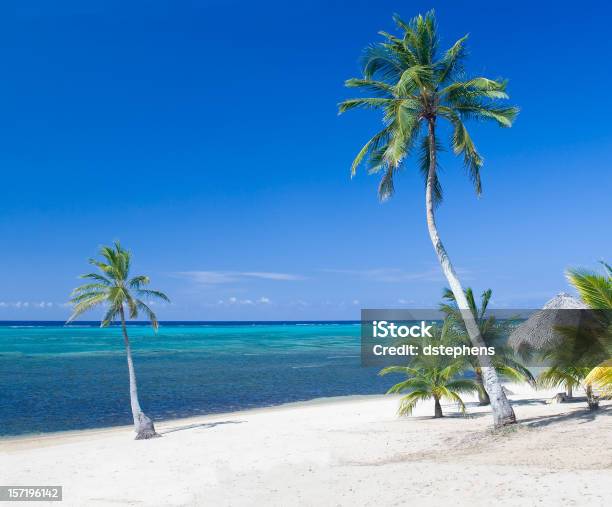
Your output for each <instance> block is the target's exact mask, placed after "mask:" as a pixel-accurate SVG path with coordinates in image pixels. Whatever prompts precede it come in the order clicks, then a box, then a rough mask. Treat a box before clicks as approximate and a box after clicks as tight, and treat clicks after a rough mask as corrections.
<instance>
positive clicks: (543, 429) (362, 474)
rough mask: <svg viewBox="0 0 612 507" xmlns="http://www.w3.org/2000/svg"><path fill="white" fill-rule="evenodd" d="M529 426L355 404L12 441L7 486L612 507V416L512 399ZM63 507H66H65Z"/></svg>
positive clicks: (281, 499) (341, 401) (539, 398)
mask: <svg viewBox="0 0 612 507" xmlns="http://www.w3.org/2000/svg"><path fill="white" fill-rule="evenodd" d="M509 388H510V390H511V391H512V392H513V393H515V394H513V395H512V396H511V397H510V398H511V399H512V400H513V402H514V408H515V410H516V413H517V416H518V417H519V418H520V420H521V424H520V426H518V427H516V428H514V429H513V430H510V431H504V432H502V433H494V432H492V431H491V430H490V425H491V417H490V414H489V413H488V409H486V408H484V409H483V408H481V407H478V406H476V404H475V403H470V404H469V406H468V411H469V415H468V416H467V417H463V416H460V415H458V414H457V413H456V411H455V409H454V407H452V406H449V405H446V406H444V410H445V413H446V414H447V415H448V417H446V418H444V419H437V420H434V419H432V418H431V417H430V416H431V413H432V411H433V402H431V403H427V404H424V405H421V406H419V407H418V408H417V412H416V414H415V416H413V417H403V418H398V417H397V416H396V413H395V412H396V408H397V402H398V401H397V398H396V397H383V396H373V397H346V398H335V399H327V400H316V401H313V402H307V403H300V404H290V405H284V406H281V407H276V408H266V409H259V410H251V411H244V412H235V413H232V414H223V415H219V414H217V415H214V416H206V417H197V418H191V419H183V420H178V421H170V422H163V423H158V424H157V426H158V430H159V431H161V432H162V433H163V438H159V439H154V440H149V441H134V440H133V439H132V438H133V434H132V430H131V428H129V427H125V428H112V429H105V430H92V431H81V432H71V433H61V434H52V435H48V436H42V437H36V438H31V437H30V438H16V439H4V440H0V449H1V450H0V476H1V477H2V480H1V481H0V483H2V484H4V485H9V484H10V485H62V486H63V488H64V501H63V503H62V504H61V505H70V506H73V505H74V506H91V505H159V506H162V505H216V506H217V505H219V506H229V505H232V506H241V505H266V506H267V505H278V506H291V505H312V506H321V505H342V506H343V505H372V506H374V505H382V504H384V505H403V504H406V505H429V506H435V505H451V504H452V505H472V506H474V505H485V504H486V505H491V504H492V503H494V504H496V505H512V506H516V505H555V506H558V505H581V506H582V505H609V502H610V499H611V498H612V417H611V415H612V403H611V402H603V403H602V407H601V409H600V410H599V411H597V412H588V411H587V410H586V408H585V403H583V402H575V403H569V404H558V405H549V404H546V403H545V398H546V397H549V396H550V395H552V393H551V392H533V391H530V390H529V388H526V387H525V386H520V387H519V386H509ZM52 505H58V504H52Z"/></svg>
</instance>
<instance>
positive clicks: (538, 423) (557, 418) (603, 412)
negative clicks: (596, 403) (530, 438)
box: [520, 405, 612, 428]
mask: <svg viewBox="0 0 612 507" xmlns="http://www.w3.org/2000/svg"><path fill="white" fill-rule="evenodd" d="M611 415H612V405H606V406H603V407H602V406H600V407H599V409H598V410H589V409H588V408H584V409H583V410H575V411H573V412H565V413H563V414H555V415H550V416H541V417H530V418H527V419H521V421H520V422H521V424H523V425H525V426H528V427H531V428H541V427H544V426H549V425H551V424H556V423H560V422H564V421H572V420H573V421H579V422H580V424H585V423H588V422H591V421H594V420H595V419H597V418H598V417H609V416H611Z"/></svg>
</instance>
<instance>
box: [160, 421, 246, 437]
mask: <svg viewBox="0 0 612 507" xmlns="http://www.w3.org/2000/svg"><path fill="white" fill-rule="evenodd" d="M245 422H246V421H219V422H211V423H198V424H187V425H185V426H176V427H175V428H170V429H167V430H164V431H158V433H159V434H160V435H166V434H167V433H174V432H175V431H183V430H192V429H194V428H207V429H208V428H214V427H215V426H220V425H222V424H242V423H245Z"/></svg>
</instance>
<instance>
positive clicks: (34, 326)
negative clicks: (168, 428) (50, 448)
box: [0, 322, 397, 435]
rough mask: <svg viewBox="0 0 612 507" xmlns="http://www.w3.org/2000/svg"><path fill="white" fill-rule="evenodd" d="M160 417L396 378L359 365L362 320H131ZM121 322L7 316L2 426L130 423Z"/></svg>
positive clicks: (360, 390) (41, 428) (147, 403)
mask: <svg viewBox="0 0 612 507" xmlns="http://www.w3.org/2000/svg"><path fill="white" fill-rule="evenodd" d="M128 331H129V334H130V338H131V341H132V348H133V353H134V362H135V367H136V374H137V377H138V385H139V391H140V402H141V405H142V407H143V410H145V412H146V413H147V414H148V415H149V416H150V417H152V418H153V419H154V420H161V419H170V418H177V417H187V416H192V415H198V414H210V413H218V412H225V411H232V410H239V409H245V408H252V407H263V406H269V405H275V404H280V403H286V402H292V401H300V400H309V399H313V398H318V397H324V396H340V395H348V394H381V393H384V392H385V391H386V389H387V388H388V387H389V386H390V385H391V384H392V383H393V381H394V380H395V381H397V379H392V378H380V377H378V376H377V375H376V373H377V370H376V369H374V370H373V369H370V368H362V367H361V366H360V356H359V353H360V348H359V334H360V326H359V323H345V322H337V323H179V322H172V323H164V324H162V326H161V327H160V330H159V332H158V333H157V334H155V333H154V332H153V331H152V330H151V328H150V327H146V326H145V325H141V324H134V325H130V326H129V328H128ZM131 422H132V419H131V412H130V403H129V390H128V376H127V364H126V360H125V353H124V349H123V339H122V336H121V330H120V329H119V328H118V327H111V328H106V329H100V328H99V327H97V325H96V324H95V323H84V324H79V325H74V326H68V327H66V326H63V324H62V323H53V322H45V323H40V322H1V323H0V435H20V434H27V433H39V432H51V431H63V430H76V429H85V428H96V427H104V426H114V425H124V424H131Z"/></svg>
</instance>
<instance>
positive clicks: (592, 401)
mask: <svg viewBox="0 0 612 507" xmlns="http://www.w3.org/2000/svg"><path fill="white" fill-rule="evenodd" d="M586 397H587V404H588V406H589V410H597V409H598V408H599V401H598V400H597V398H596V397H595V396H594V395H593V386H592V385H591V384H587V385H586Z"/></svg>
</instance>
